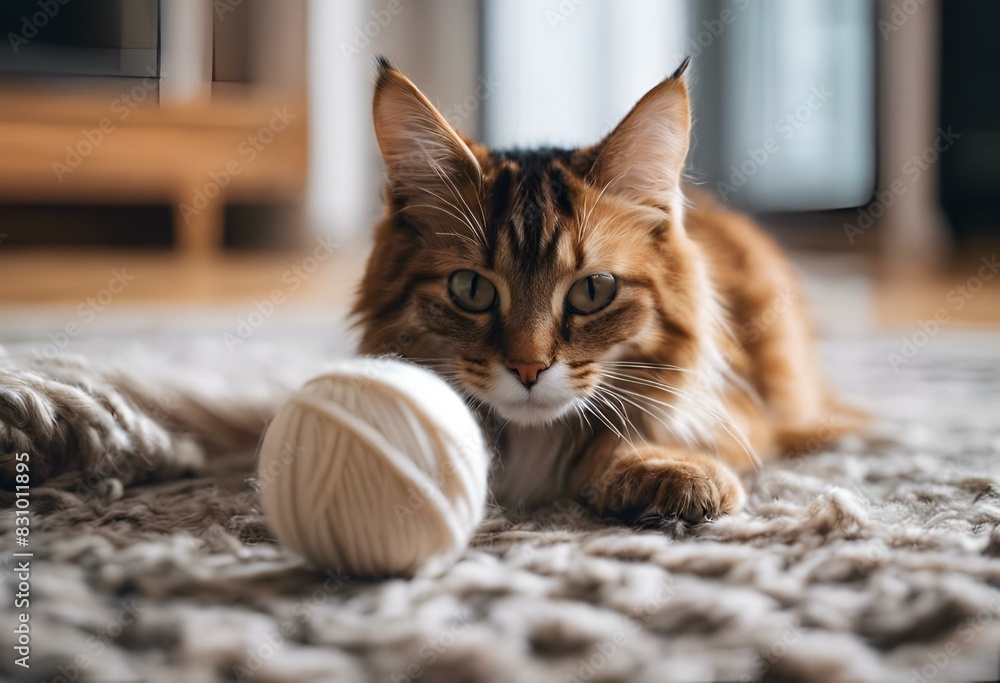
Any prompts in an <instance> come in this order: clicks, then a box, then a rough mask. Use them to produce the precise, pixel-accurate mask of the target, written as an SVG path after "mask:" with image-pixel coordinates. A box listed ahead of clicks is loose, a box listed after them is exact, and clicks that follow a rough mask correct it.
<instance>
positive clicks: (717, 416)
mask: <svg viewBox="0 0 1000 683" xmlns="http://www.w3.org/2000/svg"><path fill="white" fill-rule="evenodd" d="M626 381H628V380H627V379H626ZM672 389H673V391H669V392H668V393H671V394H672V395H674V396H678V397H680V398H684V397H685V392H681V391H680V390H676V389H675V388H672ZM617 390H618V391H621V392H623V393H625V394H628V395H630V396H634V397H636V398H639V399H642V400H645V401H649V402H652V403H655V404H659V405H662V406H664V407H667V408H670V409H672V410H674V411H676V410H678V408H677V406H675V405H673V404H672V403H667V402H664V401H660V400H657V399H655V398H652V397H650V396H647V395H645V394H642V393H639V392H635V391H630V390H628V389H625V388H624V387H617ZM665 390H666V389H665ZM693 400H697V399H696V398H694V399H693ZM702 408H703V409H704V411H705V412H706V413H707V414H708V415H709V417H711V418H712V419H714V420H715V422H716V424H717V425H718V426H719V427H720V428H721V429H722V430H723V431H724V432H726V434H728V435H729V437H730V438H731V439H733V441H735V442H736V445H738V446H739V447H740V450H742V451H743V453H744V454H745V455H746V456H747V459H748V460H749V461H750V462H751V463H752V464H753V466H754V467H755V468H758V467H760V464H761V462H760V457H759V456H758V455H757V453H756V452H755V450H754V448H753V445H752V444H751V443H750V441H749V439H747V437H746V435H744V434H743V432H742V430H740V429H739V428H738V427H737V426H736V425H735V424H734V423H733V421H732V419H731V418H729V417H728V416H726V415H724V414H721V413H718V412H716V411H715V410H713V408H712V407H711V406H710V405H708V404H703V405H702Z"/></svg>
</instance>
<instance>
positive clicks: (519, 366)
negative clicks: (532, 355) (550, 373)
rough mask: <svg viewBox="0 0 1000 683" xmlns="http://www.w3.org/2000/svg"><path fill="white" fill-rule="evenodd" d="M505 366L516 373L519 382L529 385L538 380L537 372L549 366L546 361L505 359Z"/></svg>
mask: <svg viewBox="0 0 1000 683" xmlns="http://www.w3.org/2000/svg"><path fill="white" fill-rule="evenodd" d="M507 367H508V368H509V369H510V370H512V371H513V372H514V373H516V374H517V378H518V379H519V380H521V384H523V385H524V386H526V387H531V386H532V385H533V384H534V383H535V382H537V381H538V373H540V372H541V371H542V370H544V369H545V368H547V367H549V364H548V363H521V362H520V361H517V362H515V361H507Z"/></svg>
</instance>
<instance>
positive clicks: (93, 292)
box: [0, 245, 1000, 332]
mask: <svg viewBox="0 0 1000 683" xmlns="http://www.w3.org/2000/svg"><path fill="white" fill-rule="evenodd" d="M366 252H367V248H366V247H365V246H363V245H359V246H349V247H338V248H336V249H333V250H331V251H329V252H327V250H325V249H320V250H319V252H317V253H309V252H304V253H297V252H277V253H268V254H255V255H224V256H220V257H215V258H205V259H191V258H185V257H184V256H181V255H178V254H175V253H171V252H131V251H119V252H113V251H93V252H87V251H72V252H70V251H67V252H53V251H31V250H17V251H15V250H9V251H5V250H2V249H0V310H6V312H7V313H8V315H6V316H5V318H4V320H5V322H6V323H8V324H9V321H10V320H11V315H10V313H11V312H12V311H18V310H20V311H24V310H32V311H33V310H47V309H53V310H55V309H68V308H75V307H77V306H80V305H86V302H87V301H88V300H89V299H91V298H93V297H103V299H105V300H108V297H109V292H110V294H111V295H112V298H113V302H114V306H115V308H116V309H120V310H128V309H135V308H143V307H147V306H152V307H155V306H162V305H169V306H172V307H185V306H191V307H201V308H205V307H218V308H226V307H234V306H245V305H248V304H250V305H252V304H253V303H254V302H257V301H261V302H262V301H265V300H267V299H271V298H276V297H277V298H280V299H281V303H282V304H283V305H285V304H287V307H288V308H295V309H298V310H301V309H315V310H321V311H323V312H324V313H326V314H335V313H338V312H343V311H346V310H347V308H348V307H349V305H350V302H351V300H352V298H353V293H354V288H355V285H356V283H357V282H358V280H359V278H360V276H361V273H362V271H363V268H364V261H365V258H366V256H367V254H366ZM997 253H998V252H988V253H986V255H985V256H983V255H978V256H975V255H974V257H967V258H964V259H962V260H961V261H960V262H959V265H956V266H953V267H950V268H948V269H947V270H942V271H941V272H936V273H933V274H931V273H926V272H924V273H910V274H899V273H897V274H895V275H893V276H880V275H878V274H877V273H876V272H875V269H874V268H872V267H871V265H870V263H869V262H866V261H864V260H859V259H857V258H847V257H840V256H831V257H827V256H816V255H810V256H806V255H798V256H793V258H795V260H796V261H797V263H798V265H799V267H800V270H802V272H803V273H804V275H805V278H806V280H807V284H808V285H809V292H810V298H811V299H812V300H813V304H814V308H816V309H818V310H817V317H818V318H820V319H821V320H826V321H827V322H826V323H825V325H824V328H825V331H828V332H836V331H837V327H838V326H839V322H838V321H845V323H850V322H852V321H856V320H857V319H858V318H859V316H862V315H864V316H866V317H867V318H868V319H870V321H871V327H874V328H876V329H879V328H880V329H906V328H914V327H917V326H918V325H919V323H920V322H921V321H925V320H930V319H933V318H935V317H938V318H944V319H946V321H947V323H948V324H950V325H961V326H973V327H984V328H1000V272H997V271H994V269H993V266H992V264H996V263H998V261H997V259H996V257H995V255H996V254H997ZM861 309H864V312H863V313H862V311H861Z"/></svg>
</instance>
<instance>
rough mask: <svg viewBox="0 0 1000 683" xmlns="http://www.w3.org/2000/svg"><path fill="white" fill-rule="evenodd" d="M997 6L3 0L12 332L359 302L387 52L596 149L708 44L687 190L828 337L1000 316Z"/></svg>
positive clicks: (0, 299) (460, 99) (508, 137)
mask: <svg viewBox="0 0 1000 683" xmlns="http://www.w3.org/2000/svg"><path fill="white" fill-rule="evenodd" d="M998 21H1000V4H998V3H996V2H991V1H990V0H963V1H962V2H949V3H945V2H943V0H895V1H893V2H890V1H888V0H697V1H695V0H615V1H614V2H612V1H611V0H211V1H210V0H4V2H3V4H2V5H0V37H2V41H0V338H3V339H6V340H10V339H46V338H48V339H53V338H54V337H57V338H58V339H59V342H60V344H61V346H60V349H61V348H62V347H70V349H71V347H72V344H73V340H74V339H75V337H76V335H73V334H67V333H66V329H67V327H68V326H69V325H70V324H72V325H73V326H74V329H80V330H82V331H81V332H78V333H77V334H82V333H83V332H89V331H92V330H93V329H98V328H100V329H106V328H110V329H116V328H121V329H133V328H136V327H140V328H149V329H153V328H156V329H163V328H165V327H166V328H169V329H184V328H186V327H189V326H190V327H197V328H200V329H203V328H205V327H206V326H207V327H209V328H211V329H219V330H222V331H225V330H229V329H236V328H237V327H239V325H240V324H241V323H247V321H248V320H249V319H250V318H251V317H253V320H251V322H253V321H258V320H259V325H252V327H254V328H257V327H267V326H275V325H279V324H281V323H284V324H285V325H292V324H296V323H297V322H309V323H315V322H316V321H319V320H326V319H330V320H334V319H340V318H342V317H343V314H344V312H345V311H346V310H347V308H348V306H349V304H350V301H351V298H352V294H353V287H354V284H355V283H356V281H357V279H358V277H359V276H360V273H361V270H362V268H363V265H364V259H365V256H366V249H367V245H368V239H369V235H370V232H371V228H372V226H373V225H374V223H375V222H376V221H377V219H378V217H379V214H380V211H381V209H380V192H381V185H382V180H383V172H382V167H381V162H380V160H379V157H378V150H377V147H376V144H375V140H374V135H373V131H372V126H371V120H370V102H371V89H372V79H373V74H374V67H373V61H374V60H373V56H374V55H375V54H378V53H384V54H385V55H386V56H388V57H389V58H390V59H391V60H392V61H393V62H394V63H395V64H396V66H397V67H398V68H400V69H401V70H402V71H403V72H404V73H406V74H407V75H408V76H409V77H410V78H411V79H412V80H414V82H416V83H417V85H418V86H419V87H420V88H421V89H422V90H423V91H424V93H425V94H426V95H427V96H428V97H429V98H430V99H431V100H432V101H433V102H434V103H435V104H437V105H438V107H439V109H440V110H441V111H442V113H443V114H444V115H445V117H446V118H447V119H448V120H449V121H450V122H451V123H452V124H453V125H455V126H457V127H459V128H461V129H462V130H463V131H465V132H466V133H468V134H470V135H472V136H473V137H476V138H477V139H480V140H482V141H484V142H486V143H488V144H490V145H494V146H498V147H517V146H530V145H538V144H548V145H567V146H575V145H581V144H590V143H593V142H595V141H597V140H598V139H599V138H600V137H601V136H603V135H604V134H605V133H607V132H608V131H610V130H611V128H612V127H613V126H614V125H615V123H616V122H617V121H618V120H619V119H620V118H621V117H622V116H624V114H625V113H626V112H627V111H628V110H629V108H630V107H631V106H632V104H634V102H635V101H636V100H637V99H638V98H639V97H641V96H642V94H643V93H644V92H646V91H647V90H648V89H649V88H650V87H652V86H653V85H655V84H656V83H657V82H659V81H660V80H661V79H662V78H663V77H664V76H665V75H666V74H669V73H670V72H671V71H673V70H674V69H675V68H676V66H677V65H678V64H679V63H680V61H681V60H682V59H683V58H684V56H685V55H691V56H692V57H693V62H692V68H691V71H690V73H691V83H692V93H693V98H694V110H695V118H696V122H695V134H694V145H693V148H692V152H691V155H690V157H689V168H690V178H691V181H692V182H694V183H696V184H698V185H700V186H702V187H703V188H705V189H709V190H711V191H714V192H715V193H716V194H718V195H719V196H721V197H723V198H724V199H725V200H726V201H727V202H729V203H730V204H732V205H734V206H737V207H739V208H741V209H743V210H745V211H747V212H750V213H752V214H754V215H755V216H756V217H757V218H758V219H759V220H760V221H761V222H762V224H763V225H765V226H766V228H767V229H768V230H769V231H770V232H772V233H773V234H774V235H775V236H776V238H777V239H778V240H779V241H781V242H782V243H783V244H784V245H785V246H786V247H787V248H788V249H789V251H790V252H791V253H792V254H793V257H794V259H795V260H796V262H797V264H798V265H799V267H800V269H801V270H802V272H803V274H804V276H805V278H806V282H807V286H808V289H809V293H810V295H811V297H812V298H813V300H814V301H815V303H816V309H817V316H818V319H819V322H820V325H821V328H822V330H823V332H824V333H825V334H834V335H836V334H861V333H869V332H871V331H873V330H899V329H913V328H917V327H919V326H920V324H921V322H922V321H925V320H929V319H932V318H934V317H935V316H936V315H938V314H940V313H941V312H942V311H944V312H945V313H946V314H947V317H948V323H949V324H952V323H954V324H958V325H962V326H970V325H971V326H997V325H998V324H1000V277H996V278H994V277H993V275H994V274H996V270H994V269H993V268H992V267H988V266H989V265H990V264H992V263H995V262H996V253H997V250H996V244H997V242H1000V177H998V176H1000V94H998V92H997V89H996V87H995V80H996V71H997V67H998V66H1000V43H998V41H996V40H995V39H993V37H992V36H991V35H988V33H989V32H991V31H992V27H994V26H996V25H997V22H998ZM957 288H964V289H963V293H959V294H956V291H957ZM973 289H974V290H975V291H972V290H973ZM254 316H255V317H254ZM67 320H68V321H69V322H67ZM52 343H53V344H54V343H55V342H54V341H53V342H52ZM57 346H59V345H57Z"/></svg>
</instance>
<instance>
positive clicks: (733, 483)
mask: <svg viewBox="0 0 1000 683" xmlns="http://www.w3.org/2000/svg"><path fill="white" fill-rule="evenodd" d="M593 493H594V495H593V496H592V500H591V503H592V505H593V507H594V509H595V511H596V512H597V513H598V514H600V515H602V516H605V517H613V518H615V519H620V520H622V521H624V522H628V523H648V524H653V523H656V522H657V521H662V520H666V519H678V520H681V521H683V522H687V523H689V524H698V523H702V522H706V521H710V520H713V519H717V518H719V517H722V516H723V515H728V514H731V513H733V512H735V511H737V510H738V509H739V508H740V507H741V506H742V505H743V501H744V498H745V494H744V491H743V485H742V484H741V483H740V480H739V478H738V477H737V476H736V474H735V473H734V472H733V471H732V470H731V469H730V468H729V467H727V466H726V465H725V464H724V463H722V462H720V461H718V460H715V459H714V458H712V457H710V456H706V455H700V454H689V453H680V454H675V453H672V452H670V451H659V450H656V449H642V450H639V451H638V453H632V454H629V455H625V454H620V455H619V456H618V457H617V458H616V460H615V461H614V463H612V464H611V465H610V466H609V467H608V469H607V470H605V472H604V473H603V475H602V476H601V478H600V481H599V482H597V483H596V486H595V487H594V490H593Z"/></svg>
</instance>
